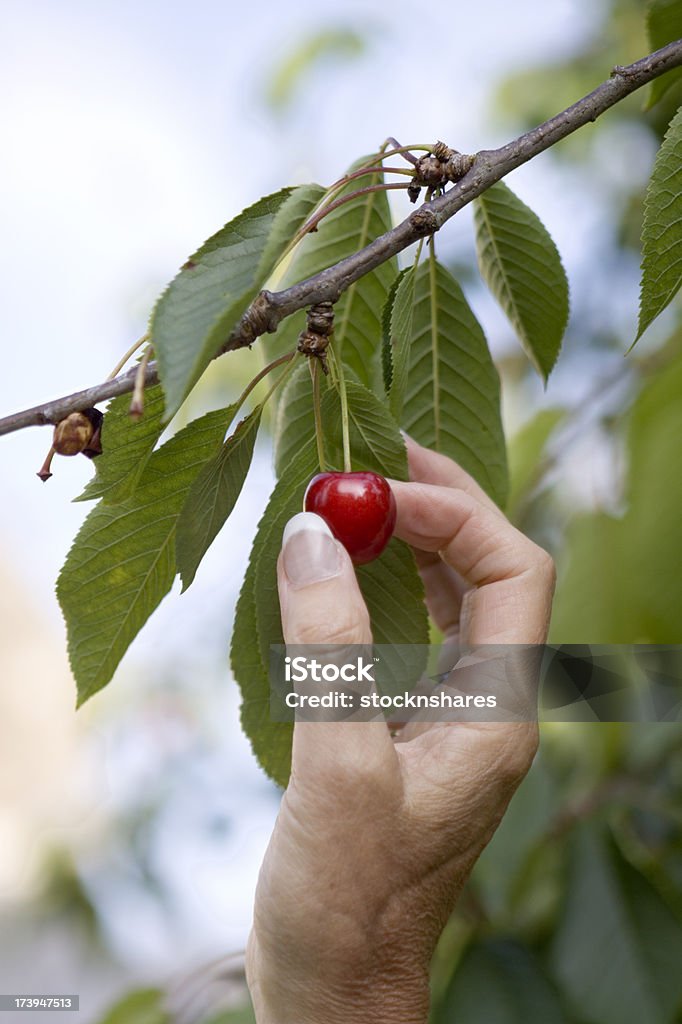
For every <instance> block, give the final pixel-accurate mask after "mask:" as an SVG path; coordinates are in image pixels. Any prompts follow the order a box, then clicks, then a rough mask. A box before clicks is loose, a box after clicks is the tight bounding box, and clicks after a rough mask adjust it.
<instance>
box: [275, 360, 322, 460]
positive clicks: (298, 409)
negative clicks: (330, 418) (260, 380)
mask: <svg viewBox="0 0 682 1024" xmlns="http://www.w3.org/2000/svg"><path fill="white" fill-rule="evenodd" d="M308 364H309V360H308V359H303V360H301V365H300V366H298V367H297V368H296V369H295V370H294V372H293V373H292V375H291V377H290V378H289V380H288V381H287V382H286V384H285V386H284V388H283V389H282V392H281V395H280V398H279V401H278V403H277V412H276V413H275V423H274V428H273V435H274V439H273V447H274V452H275V473H276V474H277V476H278V477H279V476H281V475H282V473H284V472H286V470H287V467H288V465H289V463H290V462H291V460H292V458H293V457H294V455H295V454H296V452H298V451H300V450H301V448H302V447H303V445H305V444H307V442H308V441H309V440H310V438H311V437H312V436H313V434H314V431H315V419H314V414H313V383H312V380H311V377H310V367H309V365H308ZM322 387H323V388H325V389H326V387H327V378H324V379H323V381H322Z"/></svg>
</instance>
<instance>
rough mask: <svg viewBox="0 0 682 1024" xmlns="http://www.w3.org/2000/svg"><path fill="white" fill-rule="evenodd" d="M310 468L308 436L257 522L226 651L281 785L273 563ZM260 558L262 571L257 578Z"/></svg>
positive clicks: (284, 727)
mask: <svg viewBox="0 0 682 1024" xmlns="http://www.w3.org/2000/svg"><path fill="white" fill-rule="evenodd" d="M316 469H317V450H316V447H315V442H314V440H312V441H309V442H308V444H307V445H305V446H304V447H303V448H302V449H300V450H299V452H298V453H297V455H296V456H295V457H294V458H293V459H292V461H291V463H290V465H289V467H288V469H287V473H286V475H285V476H283V477H282V478H281V479H280V481H279V482H278V483H277V485H276V487H275V490H274V491H273V493H272V495H271V497H270V500H269V502H268V504H267V507H266V509H265V512H264V513H263V516H262V517H261V520H260V523H259V524H258V530H257V532H256V537H255V539H254V542H253V546H252V548H251V555H250V557H249V564H248V567H247V570H246V576H245V578H244V583H243V585H242V590H241V593H240V595H239V601H238V603H237V611H236V615H235V623H234V632H233V634H232V647H231V656H230V657H231V664H232V671H233V673H234V677H235V679H236V680H237V682H238V684H239V688H240V690H241V694H242V709H241V722H242V728H243V729H244V732H245V733H246V735H247V736H248V738H249V740H250V741H251V746H252V747H253V752H254V754H255V755H256V757H257V759H258V761H259V763H260V765H261V767H262V768H263V770H264V771H265V772H267V774H268V775H269V776H270V778H271V779H274V781H275V782H277V783H278V785H280V786H286V784H287V781H288V779H289V771H290V768H291V738H292V735H293V727H292V726H291V725H290V724H289V723H287V722H273V721H272V720H271V717H270V679H269V675H268V665H269V646H270V644H271V643H281V642H282V634H281V626H280V625H279V598H278V596H277V580H276V564H277V556H278V554H279V549H280V546H281V541H282V533H283V531H284V526H285V524H286V522H287V520H288V519H290V518H291V516H293V515H295V514H296V513H297V512H300V511H301V509H302V507H303V506H302V502H303V492H304V491H305V488H306V485H307V483H308V481H309V480H310V478H311V476H313V474H314V473H315V470H316ZM261 562H263V563H264V565H265V571H264V573H263V574H262V575H261V578H260V579H259V578H258V570H259V566H260V564H261ZM264 622H265V624H264ZM271 622H275V624H276V627H275V628H276V631H277V632H276V634H275V636H273V638H272V640H269V639H268V626H267V623H271Z"/></svg>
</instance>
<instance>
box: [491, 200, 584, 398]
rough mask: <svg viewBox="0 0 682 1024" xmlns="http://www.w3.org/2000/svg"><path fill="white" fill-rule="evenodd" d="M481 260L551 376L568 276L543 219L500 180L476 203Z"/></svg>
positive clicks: (535, 360)
mask: <svg viewBox="0 0 682 1024" xmlns="http://www.w3.org/2000/svg"><path fill="white" fill-rule="evenodd" d="M474 223H475V225H476V248H477V251H478V264H479V268H480V271H481V275H482V276H483V279H484V281H485V282H486V284H487V285H488V287H489V288H490V290H491V292H492V293H493V295H494V296H495V298H496V299H497V301H498V302H499V304H500V305H501V306H502V309H503V310H504V312H505V313H506V315H507V317H508V318H509V320H510V322H511V324H512V326H513V328H514V330H515V331H516V334H517V335H518V338H519V341H520V342H521V345H522V346H523V348H524V350H525V352H526V354H527V356H528V358H529V359H530V361H531V362H532V364H533V366H534V367H535V368H536V370H537V371H538V373H539V374H540V375H541V376H542V377H543V378H544V380H547V378H548V377H549V374H550V371H551V370H552V367H553V366H554V364H555V363H556V361H557V357H558V355H559V349H560V348H561V339H562V338H563V336H564V331H565V329H566V324H567V322H568V281H567V280H566V274H565V272H564V268H563V266H562V263H561V257H560V256H559V253H558V251H557V248H556V246H555V244H554V242H553V241H552V239H551V237H550V235H549V232H548V231H547V229H546V228H545V226H544V224H543V223H542V221H541V220H540V219H539V217H537V216H536V215H535V214H534V213H533V211H532V210H530V209H529V208H528V207H527V206H526V204H525V203H522V202H521V200H520V199H519V198H518V196H515V195H514V193H513V192H512V191H511V190H510V189H509V188H507V186H506V185H504V184H502V182H498V183H497V184H496V185H493V186H492V188H489V189H487V191H486V192H484V193H483V195H482V196H480V198H479V199H477V200H476V202H475V204H474Z"/></svg>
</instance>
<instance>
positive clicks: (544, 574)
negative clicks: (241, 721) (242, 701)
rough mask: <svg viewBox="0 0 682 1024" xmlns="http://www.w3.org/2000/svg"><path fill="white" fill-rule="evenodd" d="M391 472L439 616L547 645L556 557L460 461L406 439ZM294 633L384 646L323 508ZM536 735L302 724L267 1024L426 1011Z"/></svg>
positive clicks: (264, 936)
mask: <svg viewBox="0 0 682 1024" xmlns="http://www.w3.org/2000/svg"><path fill="white" fill-rule="evenodd" d="M407 445H408V455H409V461H410V475H411V479H412V481H415V482H411V483H398V482H396V483H392V487H393V490H394V494H395V497H396V502H397V508H398V518H397V524H396V531H395V532H396V535H397V536H398V537H400V538H402V539H403V540H405V541H407V542H408V543H409V544H411V545H412V546H413V547H414V549H415V553H416V556H417V559H418V563H419V566H420V571H421V574H422V577H423V580H424V584H425V589H426V596H427V603H428V606H429V611H430V613H431V615H432V617H433V619H434V621H435V622H436V624H437V625H438V627H439V628H440V629H441V631H442V632H443V633H444V635H445V636H446V637H447V638H453V637H459V639H460V640H462V641H463V642H465V643H467V644H471V645H473V644H476V645H480V644H486V643H491V644H512V643H516V644H540V643H543V642H544V640H545V639H546V633H547V628H548V623H549V615H550V608H551V598H552V592H553V585H554V570H553V565H552V562H551V559H550V558H549V556H548V555H547V554H546V553H545V552H544V551H542V550H541V549H540V548H538V547H537V546H536V545H535V544H533V543H532V542H531V541H530V540H528V538H526V537H525V536H524V535H523V534H521V533H520V532H519V531H518V530H516V529H514V527H512V526H511V524H510V523H509V522H508V521H507V519H506V518H505V517H504V516H503V514H502V513H501V512H500V510H499V509H497V508H496V506H495V505H494V504H493V503H492V502H491V501H490V499H489V498H488V497H487V496H486V495H485V494H484V492H483V491H482V490H481V489H480V488H479V487H478V485H477V484H476V483H475V481H473V480H472V479H471V477H469V476H468V475H467V474H466V473H464V471H463V470H462V469H460V468H459V467H458V466H456V465H455V464H454V463H453V462H452V461H451V460H450V459H447V458H446V457H444V456H441V455H437V454H435V453H433V452H430V451H428V450H427V449H425V448H421V447H420V446H419V445H417V444H415V442H413V441H410V440H409V439H408V441H407ZM278 581H279V593H280V603H281V609H282V623H283V631H284V637H285V640H286V641H287V643H289V644H366V643H371V632H370V625H369V617H368V614H367V609H366V607H365V604H364V601H363V599H362V595H361V593H360V590H359V587H358V585H357V581H356V578H355V573H354V571H353V567H352V564H351V562H350V559H349V558H348V556H347V554H346V552H345V551H344V549H343V548H342V547H341V545H340V544H338V543H337V542H336V541H335V540H334V539H333V537H332V536H331V534H330V533H329V531H328V530H327V528H326V526H325V524H324V523H323V522H322V520H320V519H319V518H318V517H316V516H312V515H311V514H309V513H305V514H303V515H301V516H297V517H295V518H294V520H292V521H291V524H290V525H289V527H288V528H287V531H285V536H284V544H283V552H282V555H281V556H280V560H279V564H278ZM536 747H537V726H536V724H535V723H533V722H515V723H504V722H495V723H493V722H485V723H483V722H466V723H462V722H460V723H445V722H432V723H427V724H422V725H421V726H420V727H418V728H416V729H411V727H410V726H408V727H407V728H406V729H403V730H401V731H400V732H399V733H398V734H397V736H396V737H395V738H394V737H392V736H391V734H390V732H389V729H388V727H387V725H386V724H385V722H384V721H383V720H382V721H379V722H369V723H367V722H365V723H361V722H307V723H303V722H299V723H297V724H296V725H295V728H294V741H293V755H292V773H291V779H290V782H289V786H288V788H287V790H286V793H285V794H284V797H283V799H282V805H281V808H280V813H279V816H278V819H277V823H276V826H275V830H274V832H273V835H272V839H271V841H270V845H269V847H268V850H267V853H266V856H265V860H264V862H263V866H262V869H261V874H260V878H259V883H258V889H257V893H256V905H255V912H254V927H253V931H252V934H251V937H250V940H249V947H248V951H247V977H248V980H249V986H250V988H251V993H252V998H253V1002H254V1007H255V1010H256V1017H257V1020H258V1024H274V1022H277V1024H294V1022H296V1024H309V1022H310V1024H312V1022H315V1024H321V1022H325V1024H335V1022H337V1021H338V1022H341V1021H343V1022H344V1024H356V1022H357V1024H360V1022H362V1024H365V1022H367V1021H369V1020H371V1021H374V1022H377V1024H393V1022H396V1024H397V1022H400V1024H411V1022H419V1024H423V1022H424V1021H426V1019H427V1016H428V971H429V963H430V959H431V956H432V954H433V950H434V948H435V945H436V942H437V940H438V937H439V935H440V933H441V931H442V929H443V927H444V925H445V923H446V921H447V919H448V916H449V915H450V913H451V910H452V907H453V905H454V902H455V900H456V898H457V895H458V893H459V892H460V890H461V887H462V885H463V884H464V881H465V880H466V878H467V876H468V874H469V872H470V870H471V868H472V866H473V864H474V863H475V861H476V859H477V857H478V856H479V854H480V853H481V851H482V849H483V848H484V846H485V845H486V844H487V842H488V841H489V840H490V838H491V836H492V835H493V833H494V831H495V829H496V827H497V825H498V824H499V822H500V819H501V817H502V815H503V813H504V811H505V809H506V807H507V804H508V803H509V800H510V799H511V796H512V794H513V793H514V791H515V789H516V787H517V786H518V784H519V782H520V781H521V779H522V778H523V776H524V775H525V773H526V771H527V770H528V767H529V766H530V764H531V762H532V759H533V756H534V754H535V750H536Z"/></svg>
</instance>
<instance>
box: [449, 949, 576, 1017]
mask: <svg viewBox="0 0 682 1024" xmlns="http://www.w3.org/2000/svg"><path fill="white" fill-rule="evenodd" d="M451 1021H456V1022H457V1024H482V1022H483V1021H485V1024H569V1021H568V1018H567V1017H566V1016H565V1014H564V1012H563V1010H562V1008H561V1003H560V1000H559V996H558V995H557V992H556V991H555V989H554V986H553V985H552V983H551V981H550V980H549V978H548V977H547V976H546V974H545V973H544V972H543V970H542V967H541V964H540V961H539V960H538V959H537V958H536V957H535V956H534V955H533V954H532V953H531V951H530V950H529V949H527V948H526V947H524V946H522V945H521V944H520V943H517V942H513V941H510V940H504V939H497V940H488V941H485V942H478V943H476V944H474V945H472V946H470V947H469V948H468V949H467V950H466V952H465V954H464V956H463V957H462V961H461V963H460V964H459V966H458V967H457V970H456V972H455V975H454V977H453V979H452V982H451V983H450V987H449V989H448V991H447V992H446V993H445V995H444V997H443V999H442V1001H441V1003H440V1005H437V1006H435V1007H434V1009H433V1015H432V1024H450V1022H451Z"/></svg>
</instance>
